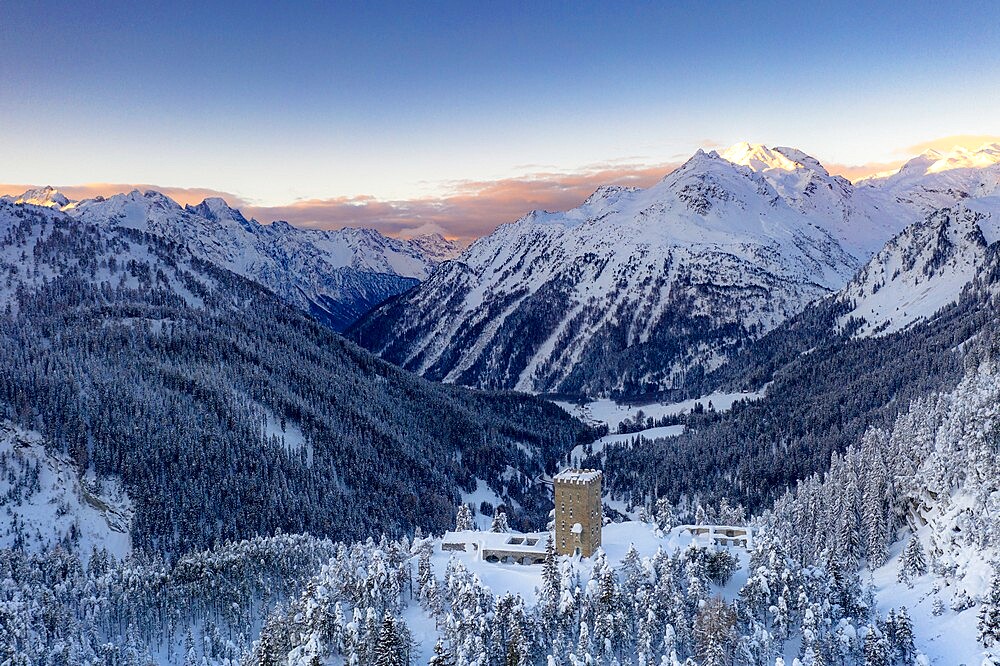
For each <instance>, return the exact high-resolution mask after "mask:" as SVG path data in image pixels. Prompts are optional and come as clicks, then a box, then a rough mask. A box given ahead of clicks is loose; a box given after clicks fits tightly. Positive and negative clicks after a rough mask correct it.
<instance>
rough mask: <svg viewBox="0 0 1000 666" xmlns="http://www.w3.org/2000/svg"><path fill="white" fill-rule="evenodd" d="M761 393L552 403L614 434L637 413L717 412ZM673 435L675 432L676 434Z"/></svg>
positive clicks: (718, 393) (753, 398)
mask: <svg viewBox="0 0 1000 666" xmlns="http://www.w3.org/2000/svg"><path fill="white" fill-rule="evenodd" d="M763 395H764V392H763V390H761V391H755V392H753V393H720V392H716V393H712V394H710V395H706V396H703V397H700V398H693V399H691V400H684V401H682V402H654V403H649V404H640V403H625V404H622V403H618V402H615V401H614V400H611V399H610V398H603V399H601V400H594V401H592V402H585V403H576V402H567V401H562V400H553V401H552V402H554V403H555V404H557V405H559V406H560V407H562V408H563V409H565V410H566V411H567V412H569V413H570V414H572V415H573V416H575V417H577V418H578V419H580V420H582V421H584V422H585V423H590V424H592V425H601V424H604V425H607V426H608V430H609V431H610V432H616V431H617V430H618V425H619V424H620V423H621V422H622V421H634V420H635V417H636V414H638V413H639V412H640V411H641V412H642V413H643V415H644V416H646V417H647V418H648V417H653V418H654V419H659V418H663V417H664V416H675V415H677V414H683V413H685V412H690V411H691V410H692V409H694V407H695V405H697V404H699V403H700V404H701V405H702V406H703V407H705V408H706V409H708V406H709V403H711V404H712V408H713V409H715V411H717V412H724V411H727V410H729V409H730V408H731V407H732V406H733V403H734V402H736V401H737V400H756V399H758V398H761V397H763ZM675 434H676V433H675Z"/></svg>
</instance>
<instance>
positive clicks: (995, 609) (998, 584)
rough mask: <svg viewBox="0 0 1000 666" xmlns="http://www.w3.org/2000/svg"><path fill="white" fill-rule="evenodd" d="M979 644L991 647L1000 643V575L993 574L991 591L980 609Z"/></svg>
mask: <svg viewBox="0 0 1000 666" xmlns="http://www.w3.org/2000/svg"><path fill="white" fill-rule="evenodd" d="M978 626H979V636H978V638H979V642H980V643H982V644H983V645H985V646H986V647H990V646H991V645H993V644H994V643H997V642H1000V573H994V574H993V582H992V583H991V585H990V591H989V593H987V595H986V598H985V599H984V600H983V605H982V608H980V609H979V625H978Z"/></svg>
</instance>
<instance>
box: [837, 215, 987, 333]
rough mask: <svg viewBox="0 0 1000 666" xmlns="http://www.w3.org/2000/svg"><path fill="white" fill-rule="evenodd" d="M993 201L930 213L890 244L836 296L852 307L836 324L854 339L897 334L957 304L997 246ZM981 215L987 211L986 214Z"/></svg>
mask: <svg viewBox="0 0 1000 666" xmlns="http://www.w3.org/2000/svg"><path fill="white" fill-rule="evenodd" d="M997 203H998V202H996V201H993V200H992V198H987V199H983V200H981V201H977V202H971V204H972V205H966V204H959V205H957V206H954V207H951V208H943V209H941V210H938V211H935V212H934V213H931V214H930V215H928V216H927V217H926V219H924V220H923V221H921V222H918V223H916V224H913V225H911V226H909V227H907V228H906V229H905V230H904V231H903V232H902V233H900V234H899V235H898V236H896V237H894V238H893V239H892V240H890V241H889V242H888V243H887V244H886V246H885V247H884V248H883V249H882V250H880V251H879V252H878V254H876V255H875V256H874V257H873V258H872V260H871V261H870V262H869V263H868V264H867V265H866V266H865V267H864V268H863V269H862V270H861V271H859V272H858V274H857V276H855V277H854V279H853V280H851V282H850V283H849V284H848V285H847V286H846V287H845V288H844V290H843V291H842V292H841V293H840V294H839V295H838V299H839V300H841V301H843V302H845V303H850V304H851V305H852V306H853V307H852V309H851V310H850V311H849V312H848V313H847V314H845V315H843V316H842V317H841V318H840V319H839V322H840V324H841V325H845V324H847V323H848V322H849V321H850V320H856V321H859V322H861V324H860V326H859V327H858V328H857V331H856V333H855V334H856V335H860V336H865V335H878V334H887V333H893V332H895V331H898V330H901V329H903V328H905V327H907V326H909V325H910V324H912V323H913V322H915V321H918V320H920V319H925V318H928V317H931V316H932V315H933V314H934V313H935V312H937V311H938V310H940V309H941V308H942V307H944V306H945V305H948V304H950V303H954V302H956V301H957V300H958V298H959V296H960V295H961V293H962V290H963V289H964V288H965V286H966V285H967V284H968V283H969V282H971V281H972V280H973V279H974V278H975V277H976V276H977V275H979V273H980V272H981V270H982V269H983V267H984V266H985V265H986V263H987V260H988V254H989V252H990V248H991V246H995V245H996V244H997V241H1000V216H997V215H994V214H992V213H990V212H988V211H989V210H990V209H994V210H1000V206H998V205H997ZM984 211H985V212H984Z"/></svg>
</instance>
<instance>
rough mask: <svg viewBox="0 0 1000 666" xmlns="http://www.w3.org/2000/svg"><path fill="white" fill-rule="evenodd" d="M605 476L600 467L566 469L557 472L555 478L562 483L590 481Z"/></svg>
mask: <svg viewBox="0 0 1000 666" xmlns="http://www.w3.org/2000/svg"><path fill="white" fill-rule="evenodd" d="M603 476H604V474H603V472H601V470H599V469H564V470H563V471H561V472H559V473H558V474H556V475H555V477H553V480H554V481H556V482H562V483H590V482H591V481H596V480H598V479H600V478H601V477H603Z"/></svg>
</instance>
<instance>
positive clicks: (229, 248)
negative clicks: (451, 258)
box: [68, 191, 454, 330]
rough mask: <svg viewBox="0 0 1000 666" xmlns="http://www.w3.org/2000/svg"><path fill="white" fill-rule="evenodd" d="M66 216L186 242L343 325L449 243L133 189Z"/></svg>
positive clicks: (428, 267)
mask: <svg viewBox="0 0 1000 666" xmlns="http://www.w3.org/2000/svg"><path fill="white" fill-rule="evenodd" d="M68 212H69V214H70V215H72V216H73V217H75V218H76V219H79V220H81V221H83V222H88V223H91V224H96V225H99V226H104V227H127V228H132V229H137V230H140V231H144V232H148V233H151V234H155V235H157V236H160V237H162V238H165V239H168V240H170V241H173V242H175V243H180V244H184V245H186V246H187V247H188V248H189V249H190V250H191V252H192V253H193V254H194V255H195V256H197V257H200V258H202V259H204V260H206V261H210V262H212V263H213V264H216V265H218V266H221V267H224V268H226V269H228V270H231V271H233V272H234V273H237V274H239V275H242V276H244V277H247V278H249V279H251V280H253V281H255V282H258V283H260V284H262V285H264V286H265V287H267V288H268V289H270V290H272V291H273V292H274V293H275V294H277V295H278V296H279V297H280V298H281V299H282V300H284V301H285V302H287V303H290V304H292V305H294V306H296V307H298V308H299V309H302V310H305V311H307V312H310V313H312V314H313V315H314V316H316V317H317V318H318V319H319V320H320V321H323V322H324V323H326V324H328V325H330V326H331V327H332V328H334V329H336V330H342V329H343V328H345V327H346V326H347V325H349V324H350V323H351V322H353V321H354V320H355V319H357V318H358V317H359V316H361V315H362V314H364V313H365V312H367V311H368V310H370V309H371V308H372V307H374V306H375V305H377V304H378V303H380V302H382V301H383V300H385V299H386V298H388V297H390V296H393V295H395V294H398V293H400V292H402V291H405V290H407V289H409V288H411V287H412V286H414V285H415V284H417V283H418V282H419V281H420V280H423V279H426V278H427V276H428V275H429V274H430V272H431V271H432V270H433V269H434V267H435V266H436V264H437V263H438V261H439V260H438V259H437V258H435V257H430V256H428V255H427V254H425V248H431V249H433V251H434V252H435V253H437V254H438V255H446V254H447V253H448V252H453V251H454V248H453V247H451V246H449V242H448V241H445V240H444V239H441V240H440V241H435V242H432V241H429V240H426V239H425V240H422V241H420V242H410V241H403V240H397V239H393V238H387V237H385V236H383V235H382V234H380V233H378V232H377V231H375V230H373V229H352V228H345V229H339V230H336V231H325V230H317V229H299V228H296V227H293V226H292V225H290V224H288V223H287V222H281V221H279V222H274V223H272V224H260V223H258V222H257V221H256V220H252V219H251V220H248V219H246V218H245V217H244V216H243V215H242V214H241V213H240V212H239V211H238V210H235V209H233V208H230V207H229V206H228V205H227V204H226V202H225V201H223V200H222V199H218V198H211V199H206V200H205V201H203V202H202V203H200V204H198V205H197V206H186V207H182V206H180V205H179V204H177V203H176V202H175V201H173V200H172V199H170V198H169V197H166V196H164V195H163V194H160V193H158V192H154V191H147V192H145V193H140V192H138V191H133V192H130V193H128V194H118V195H115V196H112V197H109V198H107V199H105V198H97V199H89V200H86V201H81V202H79V203H78V204H76V205H75V207H73V208H72V209H70V210H69V211H68Z"/></svg>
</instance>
